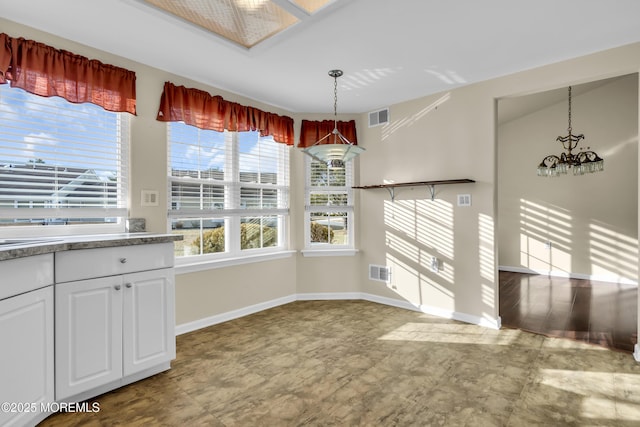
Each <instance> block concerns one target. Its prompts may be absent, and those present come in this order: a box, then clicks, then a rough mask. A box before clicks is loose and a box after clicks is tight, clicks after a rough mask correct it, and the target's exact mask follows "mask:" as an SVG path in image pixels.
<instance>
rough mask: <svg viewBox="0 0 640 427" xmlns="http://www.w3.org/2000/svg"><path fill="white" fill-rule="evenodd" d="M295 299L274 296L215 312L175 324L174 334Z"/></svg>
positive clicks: (184, 332)
mask: <svg viewBox="0 0 640 427" xmlns="http://www.w3.org/2000/svg"><path fill="white" fill-rule="evenodd" d="M295 300H296V296H295V295H289V296H286V297H282V298H276V299H273V300H271V301H265V302H261V303H258V304H254V305H250V306H247V307H242V308H239V309H237V310H232V311H227V312H226V313H221V314H216V315H215V316H211V317H205V318H204V319H200V320H194V321H193V322H187V323H183V324H181V325H177V326H176V335H182V334H186V333H187V332H192V331H195V330H198V329H202V328H206V327H207V326H213V325H217V324H218V323H223V322H227V321H229V320H233V319H237V318H239V317H244V316H248V315H250V314H254V313H258V312H260V311H264V310H267V309H269V308H273V307H277V306H279V305H283V304H288V303H290V302H293V301H295Z"/></svg>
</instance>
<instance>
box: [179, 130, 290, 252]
mask: <svg viewBox="0 0 640 427" xmlns="http://www.w3.org/2000/svg"><path fill="white" fill-rule="evenodd" d="M167 129H168V140H169V170H168V175H169V180H168V181H169V187H170V188H169V194H170V197H169V203H170V206H169V218H170V222H171V232H172V233H176V234H182V235H183V236H184V240H182V241H178V242H176V245H175V248H176V256H177V257H183V258H184V257H189V258H188V259H190V260H193V259H194V258H193V257H195V256H198V257H200V258H198V259H202V260H207V259H219V258H225V257H226V258H229V257H234V256H238V255H240V254H247V253H263V252H270V251H271V252H273V251H282V250H283V249H285V247H286V240H285V233H284V232H285V220H286V219H287V218H288V214H289V148H288V146H287V145H285V144H280V143H277V142H275V141H273V138H272V137H260V134H259V132H228V131H224V132H217V131H213V130H203V129H199V128H196V127H194V126H190V125H186V124H184V123H181V122H170V123H168V125H167Z"/></svg>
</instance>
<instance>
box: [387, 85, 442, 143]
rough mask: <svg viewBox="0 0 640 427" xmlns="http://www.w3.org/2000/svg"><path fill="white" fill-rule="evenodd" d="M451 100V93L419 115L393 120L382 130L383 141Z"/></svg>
mask: <svg viewBox="0 0 640 427" xmlns="http://www.w3.org/2000/svg"><path fill="white" fill-rule="evenodd" d="M449 98H451V93H450V92H447V93H446V94H444V95H443V96H442V97H440V98H439V99H437V100H436V101H434V102H432V103H431V104H429V105H427V106H426V107H424V108H423V109H421V110H420V111H418V112H417V113H415V114H412V115H411V116H409V117H402V118H400V119H397V120H392V121H391V123H389V124H387V125H384V126H383V128H382V137H381V139H382V141H385V140H386V139H387V138H389V137H390V136H391V135H393V134H394V133H395V132H397V131H398V130H400V129H401V128H403V127H406V126H412V125H414V124H415V123H416V122H417V121H419V120H421V119H422V118H423V117H425V116H426V115H427V114H429V113H431V112H432V111H434V110H437V109H438V106H440V105H442V104H444V103H445V102H447V101H448V100H449Z"/></svg>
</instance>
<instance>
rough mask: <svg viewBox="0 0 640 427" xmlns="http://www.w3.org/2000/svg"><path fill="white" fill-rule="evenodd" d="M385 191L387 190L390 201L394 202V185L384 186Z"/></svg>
mask: <svg viewBox="0 0 640 427" xmlns="http://www.w3.org/2000/svg"><path fill="white" fill-rule="evenodd" d="M385 188H386V189H387V191H389V196H391V203H393V202H395V199H396V188H395V187H385Z"/></svg>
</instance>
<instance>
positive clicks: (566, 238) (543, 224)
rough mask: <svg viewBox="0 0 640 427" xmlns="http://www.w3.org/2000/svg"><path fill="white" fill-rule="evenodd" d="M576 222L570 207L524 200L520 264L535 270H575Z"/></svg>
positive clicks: (521, 205)
mask: <svg viewBox="0 0 640 427" xmlns="http://www.w3.org/2000/svg"><path fill="white" fill-rule="evenodd" d="M571 249H572V224H571V215H569V214H568V213H567V212H566V210H561V209H554V208H550V207H548V206H544V205H542V204H539V203H534V202H532V201H529V200H525V199H520V264H521V265H522V266H524V267H527V268H530V269H533V270H547V271H563V272H567V273H568V272H570V271H571Z"/></svg>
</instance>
